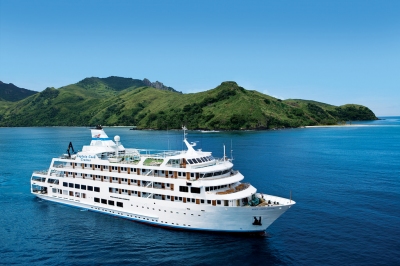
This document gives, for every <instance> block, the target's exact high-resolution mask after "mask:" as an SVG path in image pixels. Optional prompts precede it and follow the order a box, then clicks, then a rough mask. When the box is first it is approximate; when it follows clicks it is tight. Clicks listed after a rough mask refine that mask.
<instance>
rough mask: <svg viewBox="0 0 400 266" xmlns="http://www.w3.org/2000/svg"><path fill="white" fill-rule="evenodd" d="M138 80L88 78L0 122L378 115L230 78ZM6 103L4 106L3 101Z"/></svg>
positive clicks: (292, 123)
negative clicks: (168, 85)
mask: <svg viewBox="0 0 400 266" xmlns="http://www.w3.org/2000/svg"><path fill="white" fill-rule="evenodd" d="M137 81H140V80H133V79H124V78H118V77H110V78H107V79H99V78H87V79H84V80H82V81H80V82H78V83H76V84H72V85H68V86H65V87H62V88H60V89H55V88H47V89H46V90H44V91H42V92H40V93H37V94H35V95H32V96H30V97H28V98H25V99H23V100H21V101H18V102H16V103H13V104H11V105H7V108H1V106H2V105H1V104H0V126H86V125H96V124H102V125H110V126H132V125H134V126H137V127H138V128H151V129H167V128H168V129H173V128H176V129H177V128H181V126H182V125H186V126H187V127H188V128H189V129H223V130H236V129H271V128H287V127H300V126H309V125H333V124H338V123H342V122H343V121H348V120H373V119H377V118H376V117H375V115H374V114H373V112H372V111H371V110H370V109H368V108H367V107H364V106H360V105H344V106H339V107H337V106H332V105H328V104H323V103H318V102H314V101H305V100H285V101H282V100H280V99H276V98H273V97H271V96H268V95H264V94H261V93H259V92H257V91H249V90H245V89H244V88H242V87H240V86H238V85H237V84H236V83H235V82H233V81H227V82H223V83H221V85H219V86H218V87H216V88H214V89H212V90H208V91H204V92H200V93H192V94H180V93H176V92H173V91H168V90H159V89H155V88H151V87H145V86H141V85H142V84H141V83H140V82H137ZM3 106H4V105H3Z"/></svg>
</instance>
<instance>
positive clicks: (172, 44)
mask: <svg viewBox="0 0 400 266" xmlns="http://www.w3.org/2000/svg"><path fill="white" fill-rule="evenodd" d="M109 76H120V77H127V78H134V79H144V78H148V79H149V80H151V81H153V82H154V81H156V80H158V81H160V82H163V83H164V85H166V86H171V87H173V88H174V89H176V90H178V91H182V92H183V93H194V92H199V91H205V90H209V89H213V88H215V87H217V86H218V85H219V84H221V82H223V81H236V82H237V83H238V84H239V85H240V86H242V87H244V88H245V89H249V90H257V91H259V92H262V93H264V94H268V95H271V96H273V97H277V98H280V99H307V100H315V101H319V102H324V103H329V104H333V105H337V106H340V105H343V104H348V103H355V104H362V105H365V106H367V107H369V108H370V109H371V110H372V111H373V112H374V113H375V114H376V115H377V116H393V115H400V1H398V0H395V1H392V0H384V1H381V0H379V1H373V0H360V1H357V0H353V1H352V0H346V1H342V0H335V1H328V0H325V1H321V0H316V1H311V0H310V1H307V0H304V1H303V0H293V1H290V0H279V1H278V0H261V1H258V0H248V1H235V0H230V1H225V0H219V1H215V0H211V1H210V0H202V1H196V0H192V1H189V0H171V1H168V0H164V1H156V0H146V1H135V0H129V1H125V0H118V1H111V0H95V1H94V0H93V1H92V0H57V1H53V0H51V1H50V0H49V1H45V0H29V1H25V0H0V81H2V82H5V83H13V84H15V85H16V86H19V87H23V88H26V89H30V90H35V91H42V90H44V89H45V88H46V87H55V88H59V87H62V86H65V85H69V84H73V83H76V82H78V81H80V80H82V79H84V78H86V77H101V78H105V77H109Z"/></svg>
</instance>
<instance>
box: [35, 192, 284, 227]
mask: <svg viewBox="0 0 400 266" xmlns="http://www.w3.org/2000/svg"><path fill="white" fill-rule="evenodd" d="M34 194H35V195H36V196H37V197H38V198H41V199H43V200H48V201H52V202H57V203H62V204H66V205H69V206H73V207H78V208H82V209H87V210H89V211H95V212H99V213H104V214H108V215H113V216H117V217H120V218H124V219H129V220H133V221H137V222H141V223H146V224H151V225H155V226H161V227H168V228H174V229H183V230H200V231H215V232H226V233H258V232H264V231H265V230H266V229H267V228H268V227H269V226H270V225H271V224H272V223H273V222H274V221H275V220H276V219H277V218H278V217H279V216H281V215H282V214H283V213H284V212H285V211H287V210H288V209H289V208H290V207H291V205H286V206H276V207H269V208H267V207H250V206H249V207H243V208H229V207H226V208H225V207H202V208H198V207H197V208H196V206H190V208H188V207H187V205H186V206H176V207H171V206H170V204H168V205H167V204H158V203H157V201H153V202H143V200H142V202H140V201H137V202H131V201H130V205H133V206H130V208H129V207H128V208H124V209H121V208H118V207H112V206H107V205H106V206H104V205H102V204H101V203H97V204H96V205H93V204H91V203H90V202H88V201H85V200H82V199H75V198H74V197H63V195H53V196H49V195H45V194H39V193H34ZM135 204H136V205H138V207H136V205H135ZM183 204H184V203H182V204H179V205H183ZM185 207H186V208H185ZM153 209H154V210H153ZM160 210H161V211H160ZM254 217H256V218H257V219H259V217H261V224H262V225H253V222H254Z"/></svg>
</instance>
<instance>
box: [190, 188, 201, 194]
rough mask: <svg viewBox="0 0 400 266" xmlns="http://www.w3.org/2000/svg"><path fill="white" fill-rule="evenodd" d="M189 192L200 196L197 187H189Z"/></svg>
mask: <svg viewBox="0 0 400 266" xmlns="http://www.w3.org/2000/svg"><path fill="white" fill-rule="evenodd" d="M190 192H192V193H197V194H200V188H199V187H191V188H190Z"/></svg>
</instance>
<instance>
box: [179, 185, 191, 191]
mask: <svg viewBox="0 0 400 266" xmlns="http://www.w3.org/2000/svg"><path fill="white" fill-rule="evenodd" d="M179 191H180V192H188V191H189V189H188V187H186V186H179Z"/></svg>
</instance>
